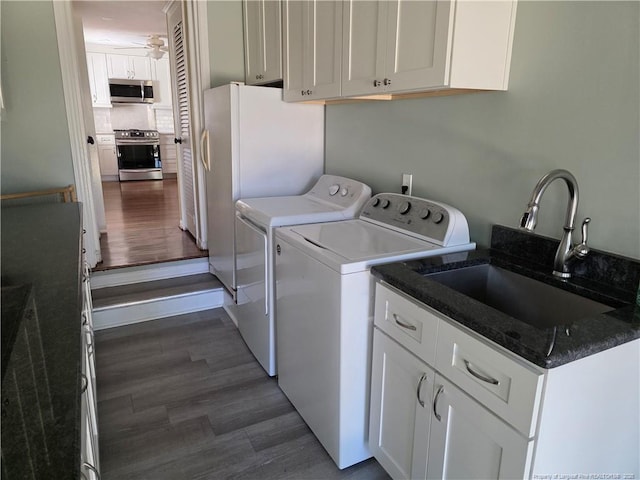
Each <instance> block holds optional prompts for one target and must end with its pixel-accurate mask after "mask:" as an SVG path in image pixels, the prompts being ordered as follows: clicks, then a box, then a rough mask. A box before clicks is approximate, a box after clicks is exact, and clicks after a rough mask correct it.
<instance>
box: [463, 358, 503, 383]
mask: <svg viewBox="0 0 640 480" xmlns="http://www.w3.org/2000/svg"><path fill="white" fill-rule="evenodd" d="M464 366H465V367H467V372H469V373H470V374H471V375H473V376H474V377H476V378H477V379H479V380H482V381H483V382H487V383H490V384H491V385H500V381H499V380H496V379H495V378H491V377H485V376H484V375H481V374H479V373H478V372H475V371H474V370H473V368H471V367H472V364H471V362H470V361H469V360H467V359H464Z"/></svg>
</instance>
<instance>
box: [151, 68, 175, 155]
mask: <svg viewBox="0 0 640 480" xmlns="http://www.w3.org/2000/svg"><path fill="white" fill-rule="evenodd" d="M151 66H152V68H151V80H153V81H154V82H153V95H154V100H155V101H154V103H153V108H171V107H172V106H173V97H172V96H171V73H170V68H171V67H170V66H169V59H168V58H167V57H163V58H160V59H158V60H154V61H153V62H152V64H151ZM163 160H164V159H163ZM163 166H164V163H163Z"/></svg>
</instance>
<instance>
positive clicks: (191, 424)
mask: <svg viewBox="0 0 640 480" xmlns="http://www.w3.org/2000/svg"><path fill="white" fill-rule="evenodd" d="M96 363H97V380H98V384H97V392H98V416H99V428H100V454H101V463H102V465H101V466H102V478H103V479H105V480H108V479H154V480H155V479H172V480H176V479H256V480H269V479H300V480H302V479H323V480H324V479H351V480H358V479H362V480H365V479H366V480H376V479H381V480H382V479H385V480H387V479H389V477H388V476H387V474H386V473H385V472H384V471H383V470H382V468H381V467H380V465H379V464H378V463H377V462H376V461H375V460H373V459H370V460H367V461H365V462H362V463H360V464H358V465H355V466H353V467H351V468H348V469H345V470H342V471H340V470H338V468H337V467H336V466H335V464H334V463H333V461H332V460H331V458H330V457H329V456H328V454H327V453H326V452H325V450H324V449H323V448H322V446H321V445H320V443H319V442H318V441H317V439H316V438H315V437H314V436H313V434H312V433H311V431H310V430H309V429H308V427H307V426H306V425H305V423H304V422H303V421H302V419H301V418H300V416H299V415H298V414H297V412H296V411H295V409H294V408H293V406H292V405H291V404H290V403H289V401H288V400H287V398H286V397H285V396H284V394H283V393H282V392H281V391H280V389H279V388H278V385H277V381H276V380H275V379H274V378H270V377H268V376H267V375H266V374H265V373H264V371H263V370H262V368H261V367H260V365H259V364H258V363H257V361H256V360H255V359H254V358H253V356H252V355H251V353H250V352H249V350H248V349H247V347H246V345H245V344H244V342H243V340H242V338H241V337H240V335H239V333H238V330H237V329H236V327H235V326H234V325H233V323H232V322H231V320H230V319H229V317H228V316H227V315H226V314H225V312H224V310H222V309H214V310H207V311H204V312H198V313H193V314H188V315H181V316H177V317H171V318H166V319H161V320H154V321H151V322H145V323H140V324H135V325H131V326H125V327H119V328H114V329H110V330H103V331H100V332H97V333H96Z"/></svg>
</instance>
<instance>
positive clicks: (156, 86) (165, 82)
mask: <svg viewBox="0 0 640 480" xmlns="http://www.w3.org/2000/svg"><path fill="white" fill-rule="evenodd" d="M151 80H153V97H154V104H153V107H154V108H171V107H172V105H173V98H172V96H171V73H170V66H169V59H168V58H167V57H166V56H165V57H163V58H160V59H158V60H153V61H152V62H151Z"/></svg>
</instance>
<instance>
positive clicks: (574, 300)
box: [428, 265, 613, 328]
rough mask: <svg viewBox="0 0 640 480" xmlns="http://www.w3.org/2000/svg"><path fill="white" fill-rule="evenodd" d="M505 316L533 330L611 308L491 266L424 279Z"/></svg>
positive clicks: (569, 321)
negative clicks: (433, 281) (450, 289)
mask: <svg viewBox="0 0 640 480" xmlns="http://www.w3.org/2000/svg"><path fill="white" fill-rule="evenodd" d="M428 278H430V279H431V280H435V281H436V282H438V283H441V284H443V285H446V286H447V287H449V288H452V289H454V290H456V291H458V292H460V293H462V294H464V295H467V296H469V297H471V298H474V299H476V300H478V301H479V302H482V303H484V304H485V305H488V306H490V307H493V308H495V309H496V310H500V311H501V312H503V313H506V314H507V315H509V316H511V317H514V318H516V319H518V320H520V321H523V322H525V323H528V324H529V325H532V326H534V327H537V328H547V327H553V326H559V325H568V324H570V323H572V322H574V321H575V320H579V319H581V318H584V317H586V316H589V315H597V314H599V313H604V312H607V311H610V310H613V307H610V306H608V305H604V304H602V303H598V302H595V301H593V300H590V299H588V298H585V297H581V296H580V295H576V294H574V293H570V292H567V291H565V290H562V289H560V288H557V287H554V286H551V285H547V284H546V283H543V282H539V281H537V280H533V279H531V278H529V277H525V276H523V275H519V274H517V273H513V272H511V271H509V270H505V269H503V268H499V267H495V266H493V265H477V266H473V267H466V268H461V269H458V270H449V271H446V272H440V273H434V274H430V275H428Z"/></svg>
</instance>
